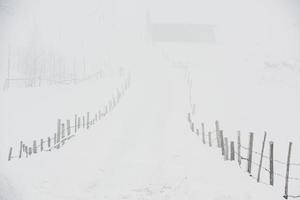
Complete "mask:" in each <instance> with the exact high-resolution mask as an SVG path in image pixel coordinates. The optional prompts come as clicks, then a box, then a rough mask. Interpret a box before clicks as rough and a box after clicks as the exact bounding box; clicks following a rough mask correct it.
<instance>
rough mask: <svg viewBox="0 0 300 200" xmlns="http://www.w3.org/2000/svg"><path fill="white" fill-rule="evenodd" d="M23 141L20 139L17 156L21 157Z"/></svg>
mask: <svg viewBox="0 0 300 200" xmlns="http://www.w3.org/2000/svg"><path fill="white" fill-rule="evenodd" d="M22 148H23V141H20V151H19V158H21V157H22V151H23V149H22Z"/></svg>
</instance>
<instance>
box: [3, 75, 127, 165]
mask: <svg viewBox="0 0 300 200" xmlns="http://www.w3.org/2000/svg"><path fill="white" fill-rule="evenodd" d="M130 85H131V76H130V73H128V74H127V76H126V78H125V80H124V81H123V83H122V84H121V85H120V86H119V88H117V89H116V94H114V95H112V97H111V98H110V99H109V101H108V103H107V104H106V105H105V106H104V107H103V109H99V110H97V111H96V112H95V113H94V115H90V112H87V116H86V118H85V116H84V115H82V116H79V115H77V114H75V119H74V125H71V122H70V120H69V119H67V120H61V119H58V120H57V130H56V132H54V134H53V135H51V136H48V137H47V138H46V139H45V138H42V139H40V140H33V142H32V143H31V144H29V145H28V144H25V143H24V142H23V141H20V147H19V149H18V151H17V148H16V150H15V151H13V150H14V148H13V147H10V148H9V153H8V161H11V160H12V159H14V158H19V159H21V158H23V157H24V154H25V157H26V158H28V157H29V156H31V155H33V154H36V153H41V152H50V151H52V150H54V149H60V148H61V147H62V146H63V145H64V144H65V143H66V142H67V141H68V140H70V139H72V138H73V137H75V136H76V135H77V132H78V131H79V130H81V129H90V128H91V127H92V126H94V125H95V123H96V122H97V121H100V119H102V118H103V117H105V116H106V115H107V114H108V113H109V112H111V111H112V110H113V109H114V108H115V107H116V106H117V104H118V103H119V101H120V100H121V98H122V97H123V95H124V94H125V92H126V91H127V90H128V89H129V88H130ZM38 141H39V144H37V142H38ZM14 152H17V153H18V154H17V155H16V154H14Z"/></svg>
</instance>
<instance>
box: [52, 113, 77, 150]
mask: <svg viewBox="0 0 300 200" xmlns="http://www.w3.org/2000/svg"><path fill="white" fill-rule="evenodd" d="M76 118H77V116H76ZM76 120H77V119H76ZM75 127H76V126H75ZM60 137H61V120H60V119H58V120H57V135H56V142H57V145H56V147H57V148H58V149H59V148H60Z"/></svg>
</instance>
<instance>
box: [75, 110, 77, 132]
mask: <svg viewBox="0 0 300 200" xmlns="http://www.w3.org/2000/svg"><path fill="white" fill-rule="evenodd" d="M74 132H75V133H76V132H77V115H76V114H75V124H74Z"/></svg>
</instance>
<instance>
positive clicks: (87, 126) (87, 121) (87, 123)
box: [86, 112, 90, 129]
mask: <svg viewBox="0 0 300 200" xmlns="http://www.w3.org/2000/svg"><path fill="white" fill-rule="evenodd" d="M86 128H87V129H89V128H90V112H87V113H86Z"/></svg>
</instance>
